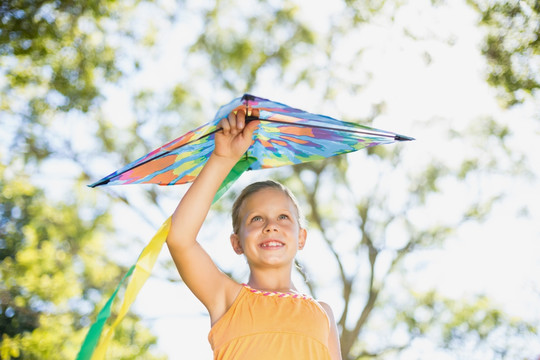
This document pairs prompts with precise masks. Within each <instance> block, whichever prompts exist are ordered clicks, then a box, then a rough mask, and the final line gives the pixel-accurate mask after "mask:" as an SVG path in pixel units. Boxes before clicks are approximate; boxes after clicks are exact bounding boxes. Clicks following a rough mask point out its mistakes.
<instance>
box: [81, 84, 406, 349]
mask: <svg viewBox="0 0 540 360" xmlns="http://www.w3.org/2000/svg"><path fill="white" fill-rule="evenodd" d="M238 110H245V112H246V114H247V117H246V121H253V120H258V121H260V123H259V126H258V127H257V129H256V130H255V131H254V133H253V143H252V145H251V146H250V147H249V149H248V150H247V152H246V154H245V155H244V156H243V157H242V159H241V160H240V161H239V162H238V163H237V164H236V165H235V167H234V168H233V169H232V170H231V172H230V173H229V175H228V176H227V178H226V179H225V180H224V181H223V183H222V184H221V187H220V189H219V190H218V192H217V194H216V196H215V198H214V202H215V201H217V200H218V199H219V198H220V197H221V195H222V194H223V193H224V192H225V191H226V190H227V189H228V188H229V187H230V186H231V185H232V184H233V183H234V181H235V180H236V179H238V178H239V177H240V176H241V175H242V173H243V172H244V171H246V170H258V169H267V168H272V167H278V166H285V165H294V164H299V163H303V162H309V161H316V160H321V159H324V158H327V157H331V156H336V155H340V154H345V153H350V152H353V151H357V150H360V149H362V148H366V147H371V146H375V145H381V144H390V143H393V142H396V141H409V140H414V139H413V138H411V137H408V136H403V135H398V134H395V133H392V132H388V131H383V130H378V129H374V128H371V127H367V126H363V125H359V124H356V123H350V122H344V121H340V120H337V119H334V118H331V117H328V116H324V115H317V114H312V113H309V112H306V111H303V110H299V109H295V108H292V107H290V106H287V105H284V104H281V103H278V102H275V101H271V100H267V99H263V98H259V97H256V96H253V95H249V94H245V95H243V96H242V97H239V98H236V99H234V100H232V101H231V102H230V103H229V104H227V105H224V106H222V107H221V108H220V109H219V110H218V112H217V113H216V115H215V117H214V120H213V121H211V122H209V123H207V124H205V125H202V126H200V127H199V128H197V129H195V130H192V131H190V132H188V133H186V134H185V135H183V136H181V137H179V138H177V139H175V140H173V141H171V142H169V143H167V144H165V145H163V146H161V147H159V148H157V149H156V150H154V151H152V152H150V153H149V154H147V155H145V156H143V157H141V158H139V159H138V160H136V161H134V162H132V163H130V164H128V165H126V166H124V167H123V168H121V169H119V170H117V171H115V172H113V173H112V174H110V175H108V176H106V177H104V178H103V179H101V180H99V181H97V182H95V183H93V184H91V185H89V186H90V187H97V186H102V185H126V184H159V185H179V184H185V183H189V182H192V181H193V180H195V178H196V177H197V175H198V174H199V173H200V171H201V170H202V168H203V167H204V164H205V163H206V161H207V160H208V158H209V157H210V155H211V154H212V151H213V150H214V137H215V133H216V132H218V131H220V129H219V127H218V125H219V122H220V121H221V120H222V119H223V118H226V117H227V116H228V115H229V113H231V112H233V111H238ZM254 113H258V116H253V115H252V114H254ZM170 221H171V218H168V219H167V220H166V221H165V223H164V224H163V225H162V226H161V228H160V229H159V230H158V232H157V234H156V235H155V236H154V237H153V238H152V240H151V242H150V243H149V244H148V245H147V246H146V247H145V249H144V250H143V251H142V253H141V255H140V256H139V258H138V260H137V263H136V264H135V265H133V266H132V267H131V268H130V270H129V271H128V273H127V274H126V275H125V276H124V278H123V279H122V281H121V282H120V284H119V285H118V287H117V288H116V290H115V291H114V292H113V294H112V296H111V297H110V299H109V300H108V301H107V302H106V304H105V306H104V307H103V309H102V310H101V311H100V312H99V314H98V317H97V319H96V321H95V323H94V324H93V325H92V326H91V328H90V330H89V331H88V334H87V335H86V338H85V340H84V342H83V344H82V346H81V350H80V351H79V354H78V356H77V360H87V359H92V360H101V359H104V357H105V352H106V349H107V346H108V344H109V342H110V340H111V339H112V336H113V334H114V329H115V328H116V326H117V325H118V324H119V323H120V321H121V320H122V318H123V317H124V316H125V315H126V313H127V311H128V309H129V307H130V306H131V304H132V303H133V301H134V300H135V297H136V296H137V293H138V292H139V291H140V289H141V288H142V286H143V284H144V282H145V281H146V279H147V278H148V276H149V275H150V272H151V269H152V267H153V266H154V263H155V261H156V259H157V256H158V255H159V253H160V251H161V248H162V246H163V243H164V242H165V241H166V239H167V235H168V231H169V227H170ZM130 276H131V278H130V281H129V283H128V285H127V288H126V291H125V294H124V301H123V304H122V305H121V307H120V311H119V312H118V315H117V317H116V319H115V321H114V323H113V324H112V325H110V326H109V327H106V326H105V323H106V321H107V319H108V318H109V317H110V315H111V306H112V304H113V300H114V298H115V297H116V296H117V295H118V292H119V289H120V288H121V287H122V285H123V283H124V282H125V279H126V278H128V277H130ZM104 329H106V333H105V335H104V336H103V337H102V336H101V333H102V332H103V330H104Z"/></svg>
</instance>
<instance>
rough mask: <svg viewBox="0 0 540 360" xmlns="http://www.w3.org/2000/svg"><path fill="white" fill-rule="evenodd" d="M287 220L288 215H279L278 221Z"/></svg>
mask: <svg viewBox="0 0 540 360" xmlns="http://www.w3.org/2000/svg"><path fill="white" fill-rule="evenodd" d="M288 218H289V216H288V215H285V214H281V215H279V219H280V220H287V219H288Z"/></svg>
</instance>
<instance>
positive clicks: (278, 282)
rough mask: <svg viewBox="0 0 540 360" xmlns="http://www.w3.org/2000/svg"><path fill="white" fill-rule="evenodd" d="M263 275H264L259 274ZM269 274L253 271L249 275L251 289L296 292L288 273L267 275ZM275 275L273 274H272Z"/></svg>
mask: <svg viewBox="0 0 540 360" xmlns="http://www.w3.org/2000/svg"><path fill="white" fill-rule="evenodd" d="M261 275H264V276H261ZM268 275H269V274H260V275H258V274H256V273H255V274H254V273H253V272H252V273H251V274H250V275H249V281H248V283H247V285H249V286H250V287H251V288H253V289H257V290H262V291H276V292H283V293H287V292H296V291H297V290H296V287H295V286H294V284H293V282H292V280H291V277H290V275H289V276H286V277H285V276H283V277H280V276H268ZM274 275H275V274H274Z"/></svg>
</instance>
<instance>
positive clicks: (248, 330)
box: [167, 111, 341, 360]
mask: <svg viewBox="0 0 540 360" xmlns="http://www.w3.org/2000/svg"><path fill="white" fill-rule="evenodd" d="M257 126H258V122H256V121H252V122H249V123H248V124H245V113H244V112H242V111H238V112H237V113H236V114H235V113H231V114H230V115H229V116H228V118H226V119H223V120H222V121H221V122H220V127H221V128H222V129H223V131H220V132H218V133H216V136H215V149H214V152H213V153H212V155H211V156H210V158H209V159H208V162H207V163H206V165H205V166H204V168H203V170H202V171H201V173H200V174H199V176H198V177H197V178H196V179H195V181H194V182H193V184H192V185H191V187H190V188H189V190H188V191H187V193H186V194H185V196H184V197H183V198H182V200H181V201H180V204H179V205H178V207H177V208H176V210H175V212H174V214H173V216H172V224H171V229H170V232H169V236H168V238H167V245H168V247H169V250H170V252H171V255H172V258H173V260H174V262H175V264H176V267H177V268H178V271H179V273H180V276H181V277H182V279H183V280H184V282H185V283H186V285H187V286H188V287H189V289H190V290H191V291H192V292H193V294H195V296H196V297H197V298H198V299H199V300H200V301H201V302H202V303H203V304H204V305H205V307H206V308H207V309H208V312H209V314H210V320H211V326H212V328H211V330H210V334H209V337H208V338H209V341H210V344H211V346H212V349H213V351H214V359H235V360H241V359H247V360H253V359H257V360H264V359H272V360H276V359H279V360H283V359H295V360H297V359H332V360H336V359H341V353H340V347H339V339H338V332H337V327H336V324H335V321H334V317H333V314H332V310H331V309H330V307H329V306H328V305H327V304H325V303H322V302H317V301H315V300H313V299H311V298H309V297H306V296H303V295H300V294H298V292H297V290H296V288H295V287H294V285H293V283H292V280H291V272H292V267H293V262H294V257H295V255H296V253H297V251H298V250H301V249H302V248H303V247H304V245H305V242H306V235H307V234H306V230H305V229H304V228H302V226H301V224H300V216H301V215H300V209H299V207H298V205H297V203H296V201H295V199H294V197H293V196H292V194H291V193H290V192H289V191H288V190H287V189H286V188H284V187H283V186H282V185H280V184H278V183H276V182H272V181H267V182H260V183H255V184H252V185H250V186H248V187H247V188H246V189H244V191H243V192H242V194H241V195H240V196H239V198H238V199H237V201H236V202H235V205H234V208H233V231H234V233H233V234H232V235H231V238H230V241H231V244H232V247H233V249H234V251H235V252H236V253H237V254H244V255H245V257H246V259H247V262H248V265H249V269H250V275H249V281H248V282H247V284H239V283H237V282H235V281H234V280H232V279H231V278H230V277H228V276H227V275H225V274H224V273H223V272H221V271H220V270H219V269H218V268H217V266H216V265H215V264H214V263H213V261H212V259H211V258H210V257H209V255H208V254H207V253H206V252H205V251H204V250H203V248H202V247H201V246H200V245H199V243H198V242H197V241H196V237H197V234H198V232H199V230H200V228H201V226H202V224H203V222H204V220H205V218H206V215H207V214H208V211H209V209H210V206H211V204H212V200H213V198H214V195H215V194H216V192H217V190H218V188H219V186H220V185H221V183H222V181H223V180H224V179H225V177H226V176H227V175H228V173H229V172H230V170H231V169H232V168H233V166H234V165H235V164H236V163H237V162H238V160H239V159H240V158H241V156H242V155H243V154H244V153H245V152H246V150H247V149H248V147H249V146H250V145H251V143H252V134H253V131H254V130H255V129H256V127H257Z"/></svg>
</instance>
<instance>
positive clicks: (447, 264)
mask: <svg viewBox="0 0 540 360" xmlns="http://www.w3.org/2000/svg"><path fill="white" fill-rule="evenodd" d="M449 3H450V2H449ZM299 4H301V6H302V7H301V10H300V11H301V12H300V13H301V14H302V15H301V16H302V17H303V18H304V20H305V21H306V22H310V23H313V24H324V23H325V21H324V19H325V17H328V16H329V14H332V12H333V11H337V10H339V9H333V8H332V6H334V5H333V4H332V3H331V2H325V4H324V5H321V6H316V7H314V6H312V5H311V3H310V2H308V1H307V0H303V1H301V2H299ZM325 6H326V7H325ZM475 21H476V15H475V13H473V12H472V10H471V9H469V8H468V7H467V6H466V5H465V4H463V2H461V1H454V2H451V4H447V5H445V6H444V7H440V8H439V9H433V7H431V6H430V2H429V1H418V2H415V6H407V7H405V8H404V9H403V10H402V11H400V12H399V14H398V16H396V18H395V20H394V23H392V24H389V23H375V24H373V25H372V26H371V27H370V28H368V29H365V30H363V31H362V33H358V34H351V35H350V39H348V41H355V42H362V43H366V45H373V44H375V45H376V44H380V43H381V42H384V44H385V45H384V46H378V47H377V46H374V47H373V50H372V51H369V52H368V53H367V54H366V56H365V58H364V59H365V61H364V62H363V64H362V65H363V66H364V67H367V68H369V69H371V70H372V71H373V72H374V74H375V77H374V79H373V81H372V82H371V83H370V85H369V88H368V89H366V90H364V91H365V93H366V94H367V95H366V100H368V101H366V103H369V104H371V103H377V102H381V101H384V102H385V104H386V105H385V108H384V112H383V113H382V114H381V115H380V116H379V117H377V119H376V121H375V124H373V125H374V126H375V127H379V128H382V129H387V130H391V131H395V132H398V133H403V134H405V135H409V136H413V137H415V138H416V141H414V142H412V143H408V144H407V149H406V150H405V152H406V153H407V156H408V157H409V158H414V159H415V161H414V162H411V163H410V166H411V167H414V166H418V168H422V166H424V165H425V164H426V163H428V162H430V161H431V160H432V158H433V156H435V157H436V158H438V159H440V160H441V161H443V162H445V163H448V164H451V165H457V164H453V162H455V161H456V159H462V158H463V156H465V155H466V154H467V153H468V152H471V151H475V152H477V151H479V150H478V148H475V147H474V146H473V145H471V144H467V145H464V146H461V145H460V144H459V141H447V142H443V141H441V137H439V135H441V134H443V133H444V132H446V131H447V130H448V128H452V129H455V130H456V131H457V132H465V131H467V129H468V128H469V127H471V126H474V124H475V121H476V120H477V119H478V118H481V117H493V118H495V119H497V121H498V122H500V123H502V124H506V125H508V126H510V127H511V129H512V131H513V132H514V134H515V135H514V136H513V137H512V138H511V139H510V141H511V142H512V145H513V147H514V148H515V149H516V150H517V151H516V153H519V152H522V153H524V154H527V156H528V163H526V164H524V166H526V167H531V166H532V164H538V163H540V158H539V157H540V145H539V144H538V141H536V139H537V136H538V131H539V130H538V119H537V118H535V116H536V117H537V115H536V114H538V113H539V112H540V111H539V110H540V109H538V108H535V107H534V105H528V106H524V107H518V108H515V109H511V110H507V111H502V109H501V108H500V106H499V104H498V103H497V100H496V98H495V94H496V92H495V90H494V89H492V88H490V87H489V86H488V85H487V84H486V82H485V81H484V78H483V76H484V71H485V63H484V59H483V58H482V56H481V54H480V51H479V43H480V41H481V39H482V35H483V34H482V33H481V32H480V31H479V30H478V29H477V28H476V26H475ZM188 23H189V20H188V19H186V20H185V22H184V23H180V24H179V25H178V28H175V29H170V30H171V32H170V33H169V35H168V36H169V37H168V38H166V39H165V40H163V41H165V42H166V41H167V39H171V38H174V37H175V32H174V31H179V32H181V33H182V34H186V28H189V25H186V24H188ZM402 26H407V27H408V28H409V30H410V31H411V32H412V33H413V34H414V35H416V36H418V37H420V38H421V39H423V40H422V41H421V42H415V41H412V40H410V39H409V40H406V39H404V38H403V36H401V28H402ZM319 30H320V31H324V26H322V27H321V28H320V29H319ZM366 35H369V36H366ZM437 39H447V40H448V39H450V40H451V41H452V43H453V45H447V44H444V43H442V42H441V41H438V40H437ZM166 48H167V51H164V53H163V54H162V55H163V56H160V57H159V58H158V59H156V58H151V59H148V61H147V62H146V63H145V71H144V72H143V73H142V75H141V77H140V78H139V79H138V80H137V81H139V82H146V83H150V84H151V83H155V84H156V85H155V86H160V84H163V82H166V81H171V80H170V75H169V74H171V73H172V72H174V71H175V66H177V65H176V64H178V57H179V56H183V55H182V53H181V51H179V50H178V49H176V50H174V49H171V47H166ZM424 49H427V50H428V54H429V55H427V54H426V53H425V52H424ZM339 51H341V53H340V55H341V56H343V58H344V59H347V57H348V56H351V54H348V53H347V46H346V43H344V45H343V47H342V48H340V50H339ZM426 56H429V59H430V63H429V66H428V65H427V63H426ZM257 90H258V93H256V95H259V96H263V97H268V98H270V99H274V100H277V101H282V102H285V103H288V104H289V105H293V106H297V107H300V108H303V109H305V110H308V111H310V110H313V109H317V110H321V109H320V108H318V107H317V104H312V103H311V102H310V92H309V90H306V89H304V88H299V89H297V91H295V93H294V94H282V93H280V89H279V88H278V87H276V86H273V84H267V85H265V84H262V85H261V84H259V85H258V88H257ZM120 93H121V89H117V90H114V89H112V90H111V99H110V100H109V101H108V102H107V103H106V104H105V107H106V108H107V109H108V110H109V111H110V112H111V113H114V114H115V116H114V118H117V119H122V118H126V117H129V114H128V115H126V113H125V112H126V111H127V112H129V110H127V109H126V108H125V107H126V103H125V102H123V100H122V99H123V98H122V96H121V95H120ZM291 96H294V99H295V103H291V102H290V101H288V102H287V101H285V99H284V97H291ZM122 104H124V106H122ZM333 106H336V107H339V108H340V111H341V112H342V113H344V114H347V116H349V117H354V116H355V115H357V116H360V115H365V114H367V113H368V112H369V111H370V109H369V108H365V109H363V108H362V106H358V104H354V106H351V102H350V101H348V99H347V97H346V96H344V97H341V98H339V99H338V100H337V101H336V103H335V104H333ZM348 107H350V108H348ZM216 110H217V109H216ZM326 110H328V112H330V113H329V115H331V116H332V115H333V114H332V111H335V109H334V110H332V108H328V109H326ZM434 119H443V120H444V121H439V122H437V121H436V120H434ZM119 121H120V120H119ZM518 123H519V124H518ZM485 146H489V143H486V144H485ZM426 149H428V150H426ZM486 154H489V151H486ZM492 155H493V154H492ZM495 155H496V154H495ZM355 156H360V155H354V154H353V155H350V159H351V163H355V160H357V159H359V158H358V157H355ZM481 160H482V158H481ZM483 160H485V162H486V164H487V163H488V162H489V157H488V156H487V155H486V157H485V158H484V159H483ZM515 161H520V160H519V158H518V157H516V159H515ZM510 165H511V164H509V166H510ZM353 167H354V166H353ZM529 170H531V171H533V172H536V175H537V176H538V175H539V174H538V169H534V168H530V169H529ZM357 171H358V172H361V171H362V168H361V167H359V168H358V170H357ZM257 176H260V175H257V174H248V175H246V178H245V179H243V180H242V181H243V182H245V183H247V182H250V181H252V180H254V179H256V178H257ZM392 181H394V182H398V181H399V180H396V179H392ZM443 185H444V191H445V193H444V194H443V195H444V196H442V197H441V198H439V199H435V200H434V202H433V204H432V205H433V207H432V209H433V212H434V213H437V214H438V215H439V216H453V214H455V213H457V212H459V211H460V210H461V206H462V203H463V202H462V201H461V200H462V198H460V197H461V196H471V197H474V196H489V194H492V193H494V192H495V191H496V190H498V189H506V190H507V192H508V195H507V198H506V199H504V201H502V202H500V203H499V204H497V205H496V206H495V207H494V209H493V213H492V214H491V216H490V218H489V219H488V220H487V221H485V222H484V223H481V224H473V223H471V224H467V225H465V226H463V227H460V229H459V231H457V233H455V234H453V235H452V237H451V239H449V241H447V242H446V244H445V245H444V247H443V248H442V249H434V250H430V251H423V252H421V253H418V254H415V255H414V256H412V257H411V258H410V259H408V260H407V262H408V263H407V266H408V268H409V269H411V272H412V273H414V276H413V278H414V286H416V287H417V288H418V289H422V288H424V289H426V290H427V289H430V288H432V287H435V288H437V289H439V290H440V291H441V292H442V293H443V294H446V295H447V296H449V297H453V298H467V297H472V296H473V295H474V294H478V293H485V294H488V295H489V297H490V298H491V299H492V300H493V301H495V302H496V303H497V304H500V305H501V306H503V307H504V308H505V309H506V310H507V311H508V312H509V313H510V314H513V315H515V316H522V317H524V318H528V319H540V307H538V306H537V304H536V302H537V301H538V298H539V292H540V286H539V285H538V281H537V279H536V277H537V274H539V273H540V242H539V241H538V239H539V238H540V236H539V235H540V228H539V225H538V224H540V205H539V202H538V201H531V200H532V199H533V198H534V197H536V198H537V197H538V190H537V189H538V185H539V184H538V183H536V182H535V180H526V179H524V180H519V182H518V183H516V180H512V179H510V178H508V177H505V176H504V174H502V175H501V174H493V176H491V177H489V178H487V177H484V178H473V179H468V180H467V182H464V183H461V184H443ZM396 187H399V184H396ZM478 187H480V188H482V189H483V192H484V193H483V194H480V195H479V194H471V193H468V191H470V189H471V188H473V189H477V188H478ZM182 191H184V190H179V191H177V192H176V193H177V194H178V195H181V192H182ZM449 193H454V194H455V196H448V194H449ZM171 194H173V192H172V191H171ZM449 199H452V201H449ZM174 206H175V200H174V198H172V199H171V201H170V203H168V204H166V205H165V209H164V211H165V212H166V213H170V212H172V211H173V210H174ZM525 207H527V208H528V213H527V214H526V215H520V214H522V213H523V209H524V208H525ZM124 213H125V212H124ZM152 216H153V218H154V219H155V220H156V224H159V223H160V216H161V215H160V214H153V215H152ZM410 216H411V217H414V216H417V217H418V221H430V219H424V218H422V217H423V216H425V214H416V215H415V214H411V215H410ZM434 216H435V215H434ZM164 220H165V219H162V220H161V221H164ZM117 221H118V222H119V223H121V224H124V226H127V225H126V224H128V223H129V221H130V217H129V214H128V215H126V216H125V217H122V216H118V219H117ZM155 230H156V229H155V228H152V227H151V226H144V225H143V226H141V228H140V229H135V230H132V231H133V233H137V235H138V236H140V234H143V238H144V237H146V238H148V239H150V237H151V236H152V235H153V233H154V232H155ZM204 231H208V232H213V231H215V229H208V230H204ZM227 231H228V230H227V229H222V230H220V231H218V235H219V236H221V238H222V239H227V238H228V233H227ZM394 235H395V239H397V240H396V241H399V237H400V234H399V231H398V230H397V231H396V232H395V234H394ZM205 236H207V235H205ZM314 243H315V245H314V247H313V248H314V249H316V250H313V251H312V252H310V254H312V255H314V254H316V252H317V251H319V249H320V245H319V246H318V245H316V244H317V240H316V239H315V240H314ZM214 245H216V243H214V242H212V243H211V244H208V246H214ZM219 249H220V250H219V251H221V250H223V251H224V252H226V251H227V250H225V249H226V246H225V247H219ZM214 251H217V250H214ZM167 258H168V252H167V250H166V248H164V250H163V251H162V254H161V256H160V259H161V260H162V261H164V260H166V259H167ZM225 258H226V259H223V260H220V261H223V262H224V263H227V264H228V263H229V262H231V261H238V259H237V258H236V257H235V255H233V252H232V251H230V252H229V253H228V255H225ZM325 295H327V296H329V297H330V299H329V301H328V300H327V301H328V302H330V304H331V305H332V306H335V307H337V308H338V309H339V306H340V303H339V299H337V298H335V299H332V295H331V293H330V294H325ZM325 300H326V299H325ZM133 310H134V311H136V312H137V313H139V314H141V315H142V317H143V319H144V322H145V323H146V324H147V325H149V326H150V327H151V329H152V330H153V331H154V333H155V334H156V335H157V336H158V349H159V350H160V351H163V352H164V353H166V354H167V355H168V356H169V358H170V359H172V360H174V359H185V358H193V359H209V358H211V350H210V347H209V344H208V341H207V334H208V331H209V318H208V316H207V315H205V309H204V307H203V306H202V305H201V304H199V303H198V301H197V300H196V299H195V298H194V297H193V295H191V294H190V293H189V291H188V290H187V289H186V288H185V286H183V285H180V284H178V283H170V282H168V281H165V280H163V279H160V278H157V277H154V278H151V279H150V280H149V281H148V283H147V284H146V285H145V287H144V288H143V290H142V291H141V293H140V295H139V297H138V299H137V301H136V303H135V304H134V306H133ZM334 312H338V311H336V310H334ZM532 349H533V352H535V353H537V354H540V344H538V345H536V346H532ZM436 355H437V358H440V359H446V358H447V359H454V357H452V355H449V354H444V355H443V354H436ZM430 356H433V352H432V349H430V347H429V345H427V344H423V343H419V344H415V349H414V350H413V351H409V352H406V353H404V354H402V355H401V357H400V359H417V358H429V357H430ZM532 356H534V354H531V358H532ZM456 358H457V357H456Z"/></svg>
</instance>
